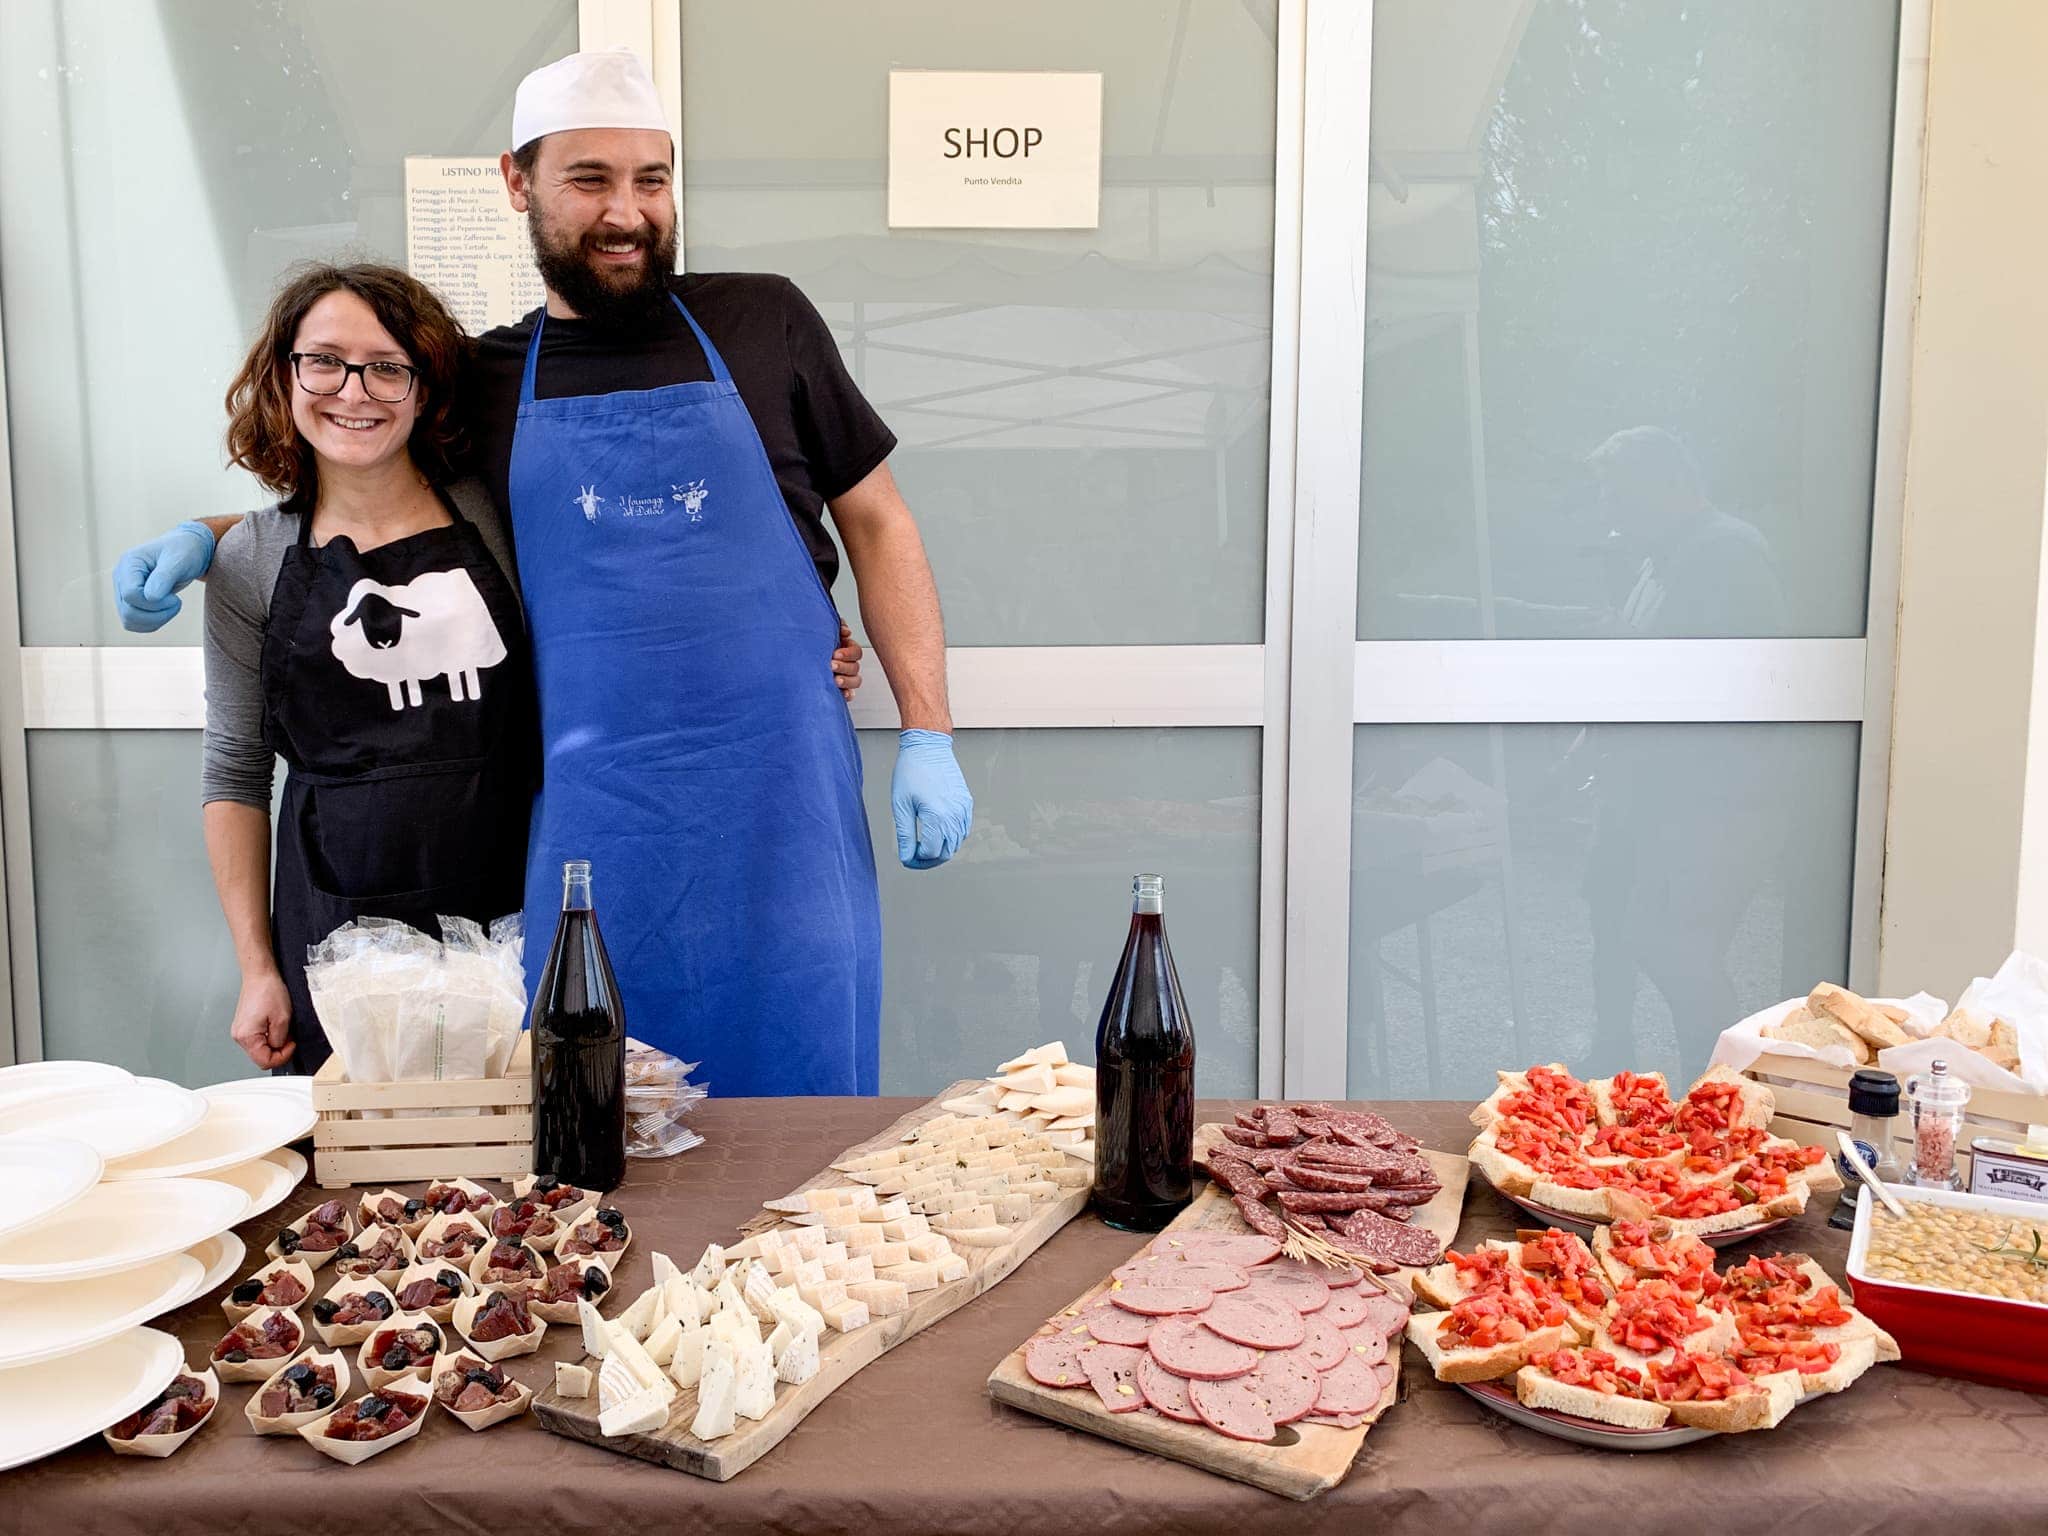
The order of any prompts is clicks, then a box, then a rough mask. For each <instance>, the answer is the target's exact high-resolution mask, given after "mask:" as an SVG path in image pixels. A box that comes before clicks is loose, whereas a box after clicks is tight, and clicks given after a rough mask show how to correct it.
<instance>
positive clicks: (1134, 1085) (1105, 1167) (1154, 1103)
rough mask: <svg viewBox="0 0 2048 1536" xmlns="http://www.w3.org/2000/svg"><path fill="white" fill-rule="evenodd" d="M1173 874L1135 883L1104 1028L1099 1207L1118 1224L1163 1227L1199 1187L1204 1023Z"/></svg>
mask: <svg viewBox="0 0 2048 1536" xmlns="http://www.w3.org/2000/svg"><path fill="white" fill-rule="evenodd" d="M1164 889H1165V882H1164V881H1163V880H1161V879H1160V877H1159V876H1157V875H1139V876H1138V877H1137V878H1136V879H1134V880H1133V881H1132V882H1131V931H1130V936H1129V937H1128V938H1126V939H1125V940H1124V953H1123V958H1122V959H1121V960H1119V961H1118V962H1117V967H1116V979H1115V980H1114V981H1112V982H1111V983H1110V985H1109V1000H1108V1001H1107V1002H1105V1003H1104V1004H1103V1005H1102V1022H1101V1024H1100V1025H1098V1026H1097V1027H1096V1031H1095V1210H1096V1214H1097V1215H1099V1216H1101V1218H1102V1219H1103V1220H1104V1221H1106V1222H1108V1223H1109V1224H1110V1225H1111V1226H1112V1227H1122V1228H1124V1229H1125V1230H1127V1231H1133V1232H1156V1231H1158V1230H1159V1229H1160V1228H1161V1227H1163V1226H1165V1225H1166V1224H1167V1223H1168V1222H1169V1221H1171V1220H1173V1218H1174V1216H1175V1215H1176V1214H1178V1213H1179V1212H1180V1210H1181V1209H1182V1208H1183V1207H1184V1206H1185V1205H1186V1204H1187V1203H1188V1200H1189V1198H1190V1197H1191V1195H1192V1193H1193V1188H1194V1156H1195V1029H1194V1025H1193V1023H1192V1022H1191V1021H1190V1020H1189V1018H1188V1001H1187V996H1186V994H1185V993H1183V992H1182V991H1181V989H1180V976H1179V974H1178V973H1177V972H1176V971H1175V970H1174V968H1173V951H1172V949H1171V948H1169V947H1168V945H1167V942H1166V919H1165V916H1164V914H1163V906H1164V902H1163V893H1164Z"/></svg>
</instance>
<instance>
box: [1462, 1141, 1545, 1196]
mask: <svg viewBox="0 0 2048 1536" xmlns="http://www.w3.org/2000/svg"><path fill="white" fill-rule="evenodd" d="M1465 1155H1466V1157H1468V1158H1469V1159H1471V1162H1472V1165H1473V1166H1474V1167H1476V1168H1477V1169H1478V1170H1479V1171H1480V1172H1481V1173H1483V1174H1484V1175H1486V1181H1487V1183H1489V1184H1491V1185H1492V1186H1493V1187H1494V1188H1495V1189H1497V1190H1499V1191H1500V1192H1501V1193H1502V1194H1504V1195H1523V1196H1526V1195H1528V1193H1529V1191H1530V1190H1532V1189H1534V1188H1535V1187H1536V1185H1537V1184H1538V1183H1539V1182H1541V1180H1542V1179H1543V1176H1544V1175H1543V1170H1542V1169H1540V1168H1537V1167H1535V1166H1533V1165H1532V1164H1529V1163H1525V1162H1523V1161H1522V1160H1521V1159H1520V1158H1518V1157H1511V1156H1509V1155H1508V1154H1507V1153H1505V1152H1503V1151H1501V1149H1500V1145H1499V1143H1498V1141H1497V1140H1496V1138H1495V1134H1494V1132H1493V1130H1492V1129H1491V1128H1489V1129H1487V1130H1484V1131H1482V1132H1480V1133H1479V1138H1478V1140H1476V1141H1474V1142H1473V1143H1472V1145H1471V1147H1469V1148H1468V1149H1467V1150H1466V1153H1465Z"/></svg>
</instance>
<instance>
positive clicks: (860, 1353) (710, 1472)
mask: <svg viewBox="0 0 2048 1536" xmlns="http://www.w3.org/2000/svg"><path fill="white" fill-rule="evenodd" d="M980 1086H981V1082H980V1080H979V1079H970V1080H968V1081H966V1082H959V1083H955V1084H954V1085H953V1086H952V1087H950V1088H948V1089H947V1090H946V1091H945V1092H944V1093H941V1094H940V1095H938V1097H937V1098H934V1099H932V1100H931V1101H930V1102H928V1103H925V1104H921V1105H919V1106H918V1107H917V1108H916V1109H913V1110H912V1111H911V1112H910V1113H909V1114H907V1115H905V1116H903V1117H902V1118H901V1119H900V1120H898V1121H897V1122H896V1123H895V1124H893V1125H891V1126H890V1127H889V1128H888V1129H887V1130H885V1131H882V1132H880V1133H878V1134H876V1135H874V1136H871V1137H869V1138H868V1139H867V1140H866V1141H863V1142H861V1143H859V1144H858V1145H857V1146H852V1147H848V1148H847V1149H846V1150H845V1151H844V1152H842V1153H840V1154H839V1156H838V1157H837V1158H835V1159H834V1161H835V1162H845V1161H846V1160H847V1159H849V1158H852V1157H858V1156H860V1155H861V1154H862V1153H864V1152H877V1151H880V1150H881V1149H882V1148H884V1147H888V1146H893V1145H894V1144H895V1143H897V1142H899V1141H901V1140H903V1138H904V1137H905V1136H907V1135H908V1134H909V1133H910V1132H911V1131H913V1130H915V1129H916V1128H917V1127H918V1126H920V1125H922V1124H924V1123H925V1122H926V1121H927V1120H932V1119H936V1118H937V1117H938V1116H940V1115H941V1114H944V1113H945V1111H944V1110H942V1109H941V1108H940V1107H939V1106H940V1104H941V1102H942V1101H943V1100H946V1099H950V1098H954V1097H957V1096H958V1095H960V1094H964V1093H971V1092H972V1091H973V1090H974V1089H976V1088H978V1087H980ZM846 1182H847V1180H846V1177H845V1175H843V1174H840V1173H837V1172H834V1171H833V1170H832V1169H831V1168H821V1169H819V1170H818V1172H817V1173H815V1174H813V1175H812V1176H811V1177H810V1178H809V1179H807V1180H805V1181H804V1182H803V1183H802V1184H801V1185H799V1186H798V1187H797V1189H796V1190H795V1191H793V1193H801V1192H802V1191H803V1190H806V1189H817V1188H821V1187H823V1186H826V1185H835V1184H844V1183H846ZM1087 1204H1088V1188H1087V1186H1086V1185H1083V1186H1081V1187H1080V1188H1079V1189H1070V1190H1065V1191H1062V1193H1061V1194H1060V1197H1059V1198H1058V1199H1057V1200H1049V1201H1046V1202H1045V1203H1044V1204H1042V1205H1040V1206H1038V1207H1037V1208H1036V1209H1035V1210H1034V1211H1033V1212H1032V1214H1031V1219H1030V1220H1029V1221H1026V1222H1023V1223H1021V1224H1020V1225H1019V1226H1018V1227H1017V1230H1016V1236H1015V1237H1013V1238H1012V1239H1011V1240H1010V1241H1009V1242H1008V1243H1007V1244H1005V1245H1004V1246H1003V1247H1001V1248H969V1247H965V1246H963V1247H960V1248H956V1249H955V1250H954V1252H956V1253H958V1254H959V1255H960V1256H961V1257H962V1258H964V1259H965V1260H966V1261H967V1275H966V1278H964V1279H961V1280H954V1281H951V1282H949V1283H948V1284H945V1285H942V1286H939V1287H938V1288H937V1289H935V1290H930V1291H919V1292H915V1293H913V1294H912V1296H911V1298H910V1309H909V1310H908V1311H907V1312H903V1313H899V1314H898V1315H897V1316H895V1317H882V1318H877V1319H875V1320H874V1321H873V1322H871V1323H869V1324H868V1325H867V1326H866V1327H863V1328H856V1329H854V1330H853V1332H851V1333H835V1332H833V1331H832V1330H831V1329H829V1328H828V1329H827V1330H826V1331H825V1334H824V1337H823V1338H821V1339H820V1340H819V1343H818V1374H817V1375H815V1376H813V1377H812V1378H811V1379H810V1380H809V1381H807V1382H805V1383H804V1384H803V1385H802V1386H800V1387H791V1386H779V1387H777V1389H776V1393H775V1406H774V1408H772V1409H771V1410H770V1411H769V1414H768V1417H767V1418H765V1419H759V1420H755V1419H741V1420H740V1421H739V1424H738V1427H737V1428H736V1429H735V1430H734V1431H733V1432H732V1433H731V1434H729V1435H721V1436H719V1437H718V1438H717V1439H716V1440H699V1439H698V1438H697V1437H696V1436H695V1435H693V1434H691V1433H690V1423H691V1421H692V1420H694V1419H695V1418H696V1416H697V1394H696V1391H695V1390H694V1389H692V1388H687V1387H686V1388H684V1389H682V1390H681V1391H680V1392H678V1393H677V1395H676V1400H675V1404H674V1406H673V1408H672V1409H671V1411H670V1413H669V1416H668V1423H667V1424H666V1425H665V1426H664V1427H663V1428H661V1429H659V1430H656V1431H653V1432H651V1433H648V1434H642V1435H618V1436H609V1437H608V1436H606V1435H604V1434H603V1433H601V1432H600V1431H599V1429H598V1426H597V1415H598V1409H597V1398H596V1396H595V1394H593V1395H592V1396H590V1397H586V1398H573V1397H563V1396H561V1395H560V1394H559V1393H557V1392H556V1391H555V1389H554V1386H553V1384H552V1383H550V1384H549V1385H548V1386H547V1387H545V1388H544V1389H542V1390H541V1391H540V1392H539V1393H538V1394H537V1395H536V1396H535V1398H534V1400H533V1412H534V1416H535V1417H536V1418H538V1419H539V1420H540V1422H541V1423H542V1424H544V1425H546V1426H547V1428H549V1429H551V1430H553V1431H554V1432H555V1433H556V1434H558V1435H566V1436H567V1437H569V1438H570V1439H572V1440H582V1441H585V1442H587V1443H588V1444H590V1445H597V1446H602V1447H604V1448H605V1449H606V1450H608V1451H620V1452H623V1453H624V1454H626V1455H628V1456H637V1457H639V1458H640V1459H641V1460H642V1461H653V1462H659V1463H660V1464H661V1465H662V1466H665V1467H674V1468H676V1469H677V1470H678V1471H681V1472H690V1473H694V1474H695V1475H696V1476H698V1477H708V1478H710V1479H712V1480H713V1481H714V1482H721V1483H722V1482H724V1481H726V1480H727V1479H728V1478H731V1477H736V1476H738V1475H739V1474H740V1473H742V1472H744V1471H745V1470H746V1469H747V1468H748V1467H751V1466H752V1465H753V1464H754V1463H755V1462H757V1461H759V1460H760V1459H761V1458H762V1457H763V1456H765V1455H767V1454H768V1453H769V1452H770V1451H772V1450H774V1449H775V1447H776V1446H778V1445H780V1444H781V1443H782V1441H783V1439H784V1437H785V1436H787V1435H788V1434H789V1432H790V1431H791V1430H793V1429H795V1428H796V1427H797V1425H799V1424H801V1423H802V1422H803V1421H804V1418H805V1416H806V1415H807V1414H809V1413H810V1411H811V1410H812V1409H813V1408H815V1407H817V1406H818V1404H820V1403H822V1402H823V1401H824V1400H825V1399H826V1398H827V1397H828V1396H829V1395H831V1394H832V1393H833V1392H835V1391H837V1390H838V1388H839V1387H840V1386H841V1384H842V1383H844V1382H845V1381H846V1380H847V1379H848V1378H850V1377H851V1376H852V1375H853V1373H854V1372H856V1371H858V1370H859V1369H860V1368H861V1367H862V1366H864V1365H867V1364H869V1363H870V1362H872V1361H874V1360H877V1359H879V1358H880V1357H881V1356H882V1355H884V1354H886V1353H888V1351H890V1350H891V1349H894V1348H895V1347H896V1346H897V1345H898V1344H900V1343H902V1342H903V1341H904V1340H905V1339H907V1338H909V1337H910V1336H911V1335H912V1334H914V1333H920V1332H922V1331H923V1330H925V1329H926V1328H929V1327H930V1326H931V1325H932V1324H933V1323H936V1322H938V1321H939V1320H940V1319H941V1318H943V1317H946V1316H948V1315H949V1314H951V1313H952V1312H954V1311H957V1310H958V1309H959V1308H961V1307H964V1306H965V1305H967V1303H968V1302H970V1301H972V1300H974V1298H975V1297H977V1296H979V1295H980V1294H981V1293H982V1292H983V1291H985V1290H987V1289H988V1288H989V1287H990V1286H992V1285H994V1284H995V1283H996V1282H997V1281H998V1280H1001V1279H1002V1278H1003V1277H1004V1276H1006V1275H1008V1274H1009V1273H1010V1272H1011V1271H1013V1270H1014V1269H1016V1267H1017V1266H1018V1265H1019V1264H1022V1263H1023V1262H1024V1261H1025V1260H1026V1259H1028V1258H1029V1257H1031V1255H1032V1254H1034V1253H1036V1252H1037V1251H1038V1249H1039V1248H1040V1247H1041V1246H1043V1245H1044V1243H1045V1242H1046V1240H1047V1239H1048V1238H1050V1237H1051V1236H1052V1235H1053V1234H1054V1233H1055V1232H1057V1231H1059V1229H1060V1228H1061V1227H1064V1226H1065V1225H1066V1224H1067V1223H1068V1222H1070V1221H1072V1220H1073V1219H1074V1218H1075V1217H1076V1216H1078V1215H1080V1214H1081V1212H1082V1211H1083V1210H1084V1209H1086V1207H1087ZM782 1219H783V1218H782V1216H781V1215H779V1214H778V1213H777V1212H775V1211H771V1210H769V1209H768V1208H767V1207H766V1206H763V1207H762V1209H761V1212H760V1214H759V1215H758V1216H756V1217H754V1218H753V1220H751V1221H749V1222H747V1223H746V1225H745V1226H743V1227H742V1228H741V1229H740V1234H741V1236H743V1237H744V1236H751V1235H752V1234H754V1233H756V1232H759V1231H761V1230H763V1229H764V1228H767V1227H772V1226H774V1225H775V1224H776V1223H778V1222H780V1221H781V1220H782ZM677 1257H678V1262H681V1256H680V1255H678V1256H677Z"/></svg>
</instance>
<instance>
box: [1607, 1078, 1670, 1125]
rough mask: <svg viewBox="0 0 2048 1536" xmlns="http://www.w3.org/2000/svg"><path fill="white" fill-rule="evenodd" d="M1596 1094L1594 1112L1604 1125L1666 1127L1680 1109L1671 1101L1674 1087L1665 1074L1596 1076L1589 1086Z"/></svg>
mask: <svg viewBox="0 0 2048 1536" xmlns="http://www.w3.org/2000/svg"><path fill="white" fill-rule="evenodd" d="M1586 1087H1587V1089H1588V1090H1589V1091H1590V1092H1591V1093H1592V1095H1593V1111H1594V1114H1595V1116H1596V1117H1597V1119H1598V1121H1599V1123H1600V1124H1601V1125H1611V1126H1623V1125H1627V1126H1637V1125H1640V1126H1656V1127H1659V1128H1661V1127H1663V1126H1665V1125H1667V1124H1668V1123H1669V1122H1670V1120H1671V1114H1672V1111H1673V1110H1675V1109H1676V1108H1677V1107H1678V1106H1677V1105H1676V1104H1674V1103H1672V1101H1671V1084H1670V1083H1669V1082H1667V1081H1666V1080H1665V1077H1664V1074H1663V1073H1662V1072H1617V1073H1615V1074H1614V1076H1612V1077H1596V1078H1593V1079H1592V1080H1591V1081H1590V1082H1588V1083H1587V1084H1586Z"/></svg>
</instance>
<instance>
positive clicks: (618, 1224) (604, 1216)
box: [597, 1205, 626, 1232]
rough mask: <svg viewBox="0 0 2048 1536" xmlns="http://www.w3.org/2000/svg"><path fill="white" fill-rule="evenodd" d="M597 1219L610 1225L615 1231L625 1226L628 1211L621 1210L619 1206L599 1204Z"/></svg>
mask: <svg viewBox="0 0 2048 1536" xmlns="http://www.w3.org/2000/svg"><path fill="white" fill-rule="evenodd" d="M597 1219H598V1220H599V1221H601V1222H603V1223H604V1224H605V1225H606V1226H608V1227H610V1228H611V1229H612V1230H613V1231H614V1232H616V1231H618V1230H619V1229H620V1228H622V1227H624V1226H625V1224H626V1213H625V1212H624V1211H622V1210H620V1209H619V1208H618V1207H617V1206H611V1205H604V1206H599V1207H598V1211H597Z"/></svg>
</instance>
